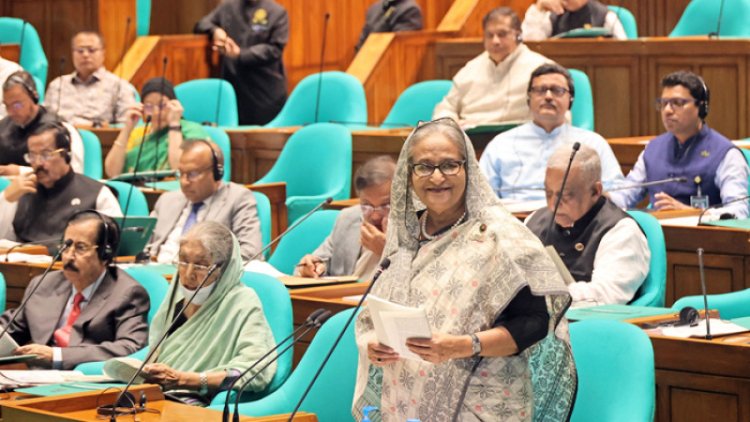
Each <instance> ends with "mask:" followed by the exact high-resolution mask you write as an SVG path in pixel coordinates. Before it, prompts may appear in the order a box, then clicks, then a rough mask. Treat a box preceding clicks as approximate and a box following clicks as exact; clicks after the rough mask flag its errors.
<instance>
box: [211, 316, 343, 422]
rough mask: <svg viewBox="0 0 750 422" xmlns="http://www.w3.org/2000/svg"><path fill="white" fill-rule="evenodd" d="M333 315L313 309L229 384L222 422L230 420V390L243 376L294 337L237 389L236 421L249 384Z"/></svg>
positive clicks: (234, 418)
mask: <svg viewBox="0 0 750 422" xmlns="http://www.w3.org/2000/svg"><path fill="white" fill-rule="evenodd" d="M331 315H332V314H331V311H329V310H327V309H323V308H320V309H317V310H315V311H313V312H312V313H311V314H310V316H308V317H307V319H306V320H305V322H304V323H302V325H300V326H299V327H297V328H296V329H295V330H294V331H293V332H292V333H291V334H290V335H288V336H287V337H286V338H285V339H283V340H281V341H280V342H279V343H278V344H277V345H276V346H274V347H273V348H272V349H271V350H269V351H268V352H266V354H264V355H263V356H261V357H260V359H258V360H257V361H255V363H253V364H252V365H251V366H250V367H249V368H247V369H246V370H245V371H243V372H242V373H241V374H240V375H239V376H238V377H237V378H236V379H235V380H234V381H233V382H232V384H231V385H230V386H229V388H227V395H226V397H225V398H224V413H223V415H222V419H221V420H222V422H228V420H229V396H230V394H229V392H231V391H232V389H233V388H234V386H235V385H236V384H237V382H239V380H240V379H242V377H244V376H245V375H247V374H248V373H250V371H251V370H253V369H254V368H255V367H256V366H258V364H259V363H260V362H262V361H263V360H264V359H266V358H267V357H268V356H269V355H270V354H271V353H273V352H274V351H276V350H277V349H279V347H281V346H282V345H283V344H284V343H286V342H287V341H289V339H292V338H293V339H292V341H291V342H290V343H289V344H288V345H287V346H286V347H284V349H283V350H282V351H281V352H280V353H277V354H276V356H274V357H273V358H272V359H270V360H269V361H268V362H266V364H265V365H263V367H262V368H260V369H259V370H257V371H256V372H255V373H254V374H253V376H251V377H250V378H249V379H248V380H247V381H245V382H244V383H243V384H242V386H241V387H240V388H239V389H238V390H237V397H236V399H235V401H234V413H233V416H232V420H233V421H234V422H239V419H240V417H239V416H240V414H239V404H240V399H241V397H242V392H243V391H245V389H246V388H247V386H249V385H250V383H251V382H252V381H253V380H254V379H255V378H256V377H257V376H258V375H259V374H260V373H262V372H263V371H264V370H265V369H266V368H267V367H268V366H269V365H271V364H272V363H274V362H276V361H277V360H278V359H279V358H280V357H281V356H283V355H284V353H286V352H287V351H288V350H289V349H291V348H292V347H294V345H295V344H297V342H298V341H299V340H300V339H301V338H302V337H304V336H305V335H307V333H309V332H310V330H312V329H313V328H318V327H320V326H321V325H323V323H324V322H326V320H328V318H330V317H331ZM302 329H305V331H304V332H303V333H302V334H300V335H299V336H296V337H295V335H296V334H297V333H298V332H299V331H300V330H302Z"/></svg>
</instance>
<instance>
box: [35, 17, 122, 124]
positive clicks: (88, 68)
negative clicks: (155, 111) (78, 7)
mask: <svg viewBox="0 0 750 422" xmlns="http://www.w3.org/2000/svg"><path fill="white" fill-rule="evenodd" d="M71 49H72V56H73V66H74V67H75V71H74V72H73V73H71V74H69V75H63V76H59V77H57V78H55V80H53V81H52V82H50V84H49V86H48V87H47V95H46V98H45V99H44V105H45V107H47V110H49V111H51V112H53V113H57V115H58V116H60V117H61V118H62V119H64V120H66V121H68V122H70V123H72V124H74V125H81V126H94V127H101V126H106V125H108V124H110V123H123V122H125V110H127V108H128V107H130V106H131V105H133V104H135V96H134V95H133V93H134V92H135V89H134V88H133V86H132V85H130V83H128V82H127V81H126V80H124V79H121V78H120V77H118V76H116V75H115V74H114V73H111V72H108V71H107V69H105V68H104V56H105V55H106V50H105V48H104V38H102V35H101V34H99V33H98V32H94V31H81V32H79V33H77V34H75V35H74V36H73V39H72V40H71Z"/></svg>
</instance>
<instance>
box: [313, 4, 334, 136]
mask: <svg viewBox="0 0 750 422" xmlns="http://www.w3.org/2000/svg"><path fill="white" fill-rule="evenodd" d="M330 18H331V14H330V13H328V12H326V14H325V16H324V17H323V44H322V45H321V46H320V68H319V69H318V95H317V97H316V98H315V123H318V114H319V112H320V91H321V90H322V89H323V58H324V57H325V54H326V36H327V35H328V19H330Z"/></svg>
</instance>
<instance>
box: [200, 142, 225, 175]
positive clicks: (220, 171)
mask: <svg viewBox="0 0 750 422" xmlns="http://www.w3.org/2000/svg"><path fill="white" fill-rule="evenodd" d="M195 141H197V142H202V143H204V144H206V146H207V147H208V149H209V150H210V151H211V169H212V170H213V172H212V173H213V176H214V180H215V181H219V180H221V179H222V178H223V177H224V164H223V163H220V162H219V157H218V156H217V155H216V151H214V145H216V144H214V143H212V142H209V141H207V140H205V139H196V140H195Z"/></svg>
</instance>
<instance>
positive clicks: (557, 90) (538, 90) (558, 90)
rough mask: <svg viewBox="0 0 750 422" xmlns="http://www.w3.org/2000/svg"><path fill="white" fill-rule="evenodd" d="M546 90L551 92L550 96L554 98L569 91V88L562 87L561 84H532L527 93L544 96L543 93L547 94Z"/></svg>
mask: <svg viewBox="0 0 750 422" xmlns="http://www.w3.org/2000/svg"><path fill="white" fill-rule="evenodd" d="M547 91H549V92H551V93H552V96H553V97H556V98H560V97H562V96H563V95H565V94H566V93H568V92H570V90H569V89H567V88H563V87H561V86H556V85H552V86H546V85H543V86H532V87H531V88H529V93H531V94H533V95H538V96H540V97H541V96H544V95H547Z"/></svg>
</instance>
